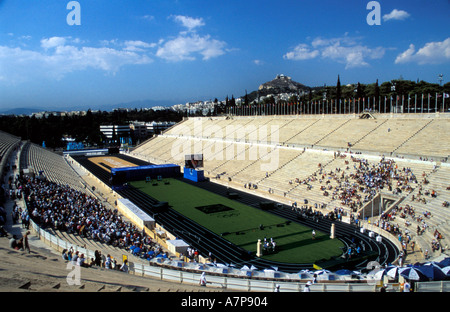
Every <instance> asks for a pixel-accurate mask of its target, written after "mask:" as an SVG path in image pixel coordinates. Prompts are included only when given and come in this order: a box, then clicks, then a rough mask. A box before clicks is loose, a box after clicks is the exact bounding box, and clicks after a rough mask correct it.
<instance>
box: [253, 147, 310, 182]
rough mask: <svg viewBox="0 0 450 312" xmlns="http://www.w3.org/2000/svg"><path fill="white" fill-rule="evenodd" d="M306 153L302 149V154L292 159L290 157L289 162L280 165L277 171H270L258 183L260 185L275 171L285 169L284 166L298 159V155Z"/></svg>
mask: <svg viewBox="0 0 450 312" xmlns="http://www.w3.org/2000/svg"><path fill="white" fill-rule="evenodd" d="M304 153H305V151H302V152H301V153H300V154H298V155H296V156H294V157H292V158H291V159H289V160H288V161H287V162H285V163H284V164H282V165H281V166H279V167H278V168H277V169H276V170H275V171H272V172H270V173H268V174H267V176H265V177H263V178H262V179H261V180H259V181H258V182H256V184H257V185H258V184H259V183H261V182H263V181H264V180H265V179H267V178H270V177H271V176H272V175H273V174H274V173H275V172H277V171H280V170H283V168H284V167H286V166H287V165H288V164H290V163H291V162H292V161H294V160H295V159H297V158H298V157H301V156H302V155H303V154H304Z"/></svg>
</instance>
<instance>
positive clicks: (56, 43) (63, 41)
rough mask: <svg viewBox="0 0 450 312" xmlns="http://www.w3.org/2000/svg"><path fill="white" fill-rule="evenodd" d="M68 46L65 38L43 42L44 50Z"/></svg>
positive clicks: (55, 38)
mask: <svg viewBox="0 0 450 312" xmlns="http://www.w3.org/2000/svg"><path fill="white" fill-rule="evenodd" d="M65 44H66V38H64V37H51V38H44V39H42V40H41V47H43V48H44V49H51V48H55V47H57V46H63V45H65Z"/></svg>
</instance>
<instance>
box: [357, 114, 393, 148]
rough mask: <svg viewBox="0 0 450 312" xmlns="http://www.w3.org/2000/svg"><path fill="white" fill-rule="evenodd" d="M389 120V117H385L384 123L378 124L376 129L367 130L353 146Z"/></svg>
mask: <svg viewBox="0 0 450 312" xmlns="http://www.w3.org/2000/svg"><path fill="white" fill-rule="evenodd" d="M387 121H388V119H385V120H384V121H383V122H382V123H380V124H379V125H378V126H376V127H375V128H374V129H372V130H371V131H369V132H367V133H366V134H365V135H363V136H362V137H360V138H359V139H358V140H357V141H355V142H353V145H352V147H353V146H355V145H356V144H358V143H359V142H360V141H362V140H363V139H364V138H366V137H367V136H369V135H371V134H372V133H373V132H374V131H376V130H377V129H378V128H380V127H381V126H382V125H383V124H385V123H386V122H387Z"/></svg>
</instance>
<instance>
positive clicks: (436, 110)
mask: <svg viewBox="0 0 450 312" xmlns="http://www.w3.org/2000/svg"><path fill="white" fill-rule="evenodd" d="M437 95H438V94H437V92H436V100H435V102H434V103H435V106H436V108H435V109H434V110H435V112H436V113H437V112H438V109H437V99H438V96H437Z"/></svg>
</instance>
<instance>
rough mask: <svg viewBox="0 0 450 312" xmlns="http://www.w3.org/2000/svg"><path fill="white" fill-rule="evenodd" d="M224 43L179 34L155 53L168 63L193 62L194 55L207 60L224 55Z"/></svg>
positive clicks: (196, 35)
mask: <svg viewBox="0 0 450 312" xmlns="http://www.w3.org/2000/svg"><path fill="white" fill-rule="evenodd" d="M225 45H226V43H225V42H223V41H219V40H216V39H211V38H210V36H209V35H206V36H203V37H202V36H200V35H198V34H196V33H194V34H189V35H184V34H180V35H179V36H178V37H176V38H175V39H172V40H168V41H166V42H165V43H164V45H162V46H160V47H159V48H158V50H157V51H156V56H158V57H160V58H163V59H165V60H168V61H175V62H177V61H184V60H190V61H192V60H195V54H200V55H202V56H203V60H208V59H210V58H213V57H217V56H219V55H222V54H224V53H225V50H224V47H225Z"/></svg>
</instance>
